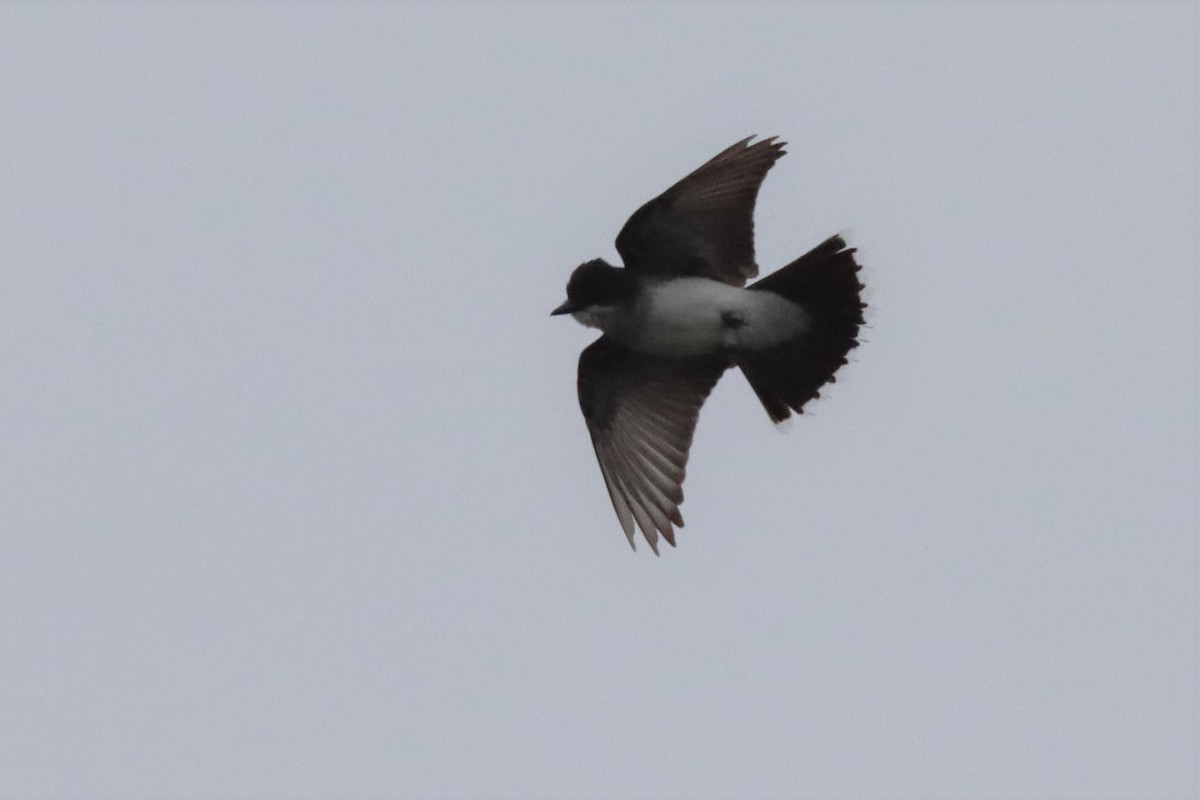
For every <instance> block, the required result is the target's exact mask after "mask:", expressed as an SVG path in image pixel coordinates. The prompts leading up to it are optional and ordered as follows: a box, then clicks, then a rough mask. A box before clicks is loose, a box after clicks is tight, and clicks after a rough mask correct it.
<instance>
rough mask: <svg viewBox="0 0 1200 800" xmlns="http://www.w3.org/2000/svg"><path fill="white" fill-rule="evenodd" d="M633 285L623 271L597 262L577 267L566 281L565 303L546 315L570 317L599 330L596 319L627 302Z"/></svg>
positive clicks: (605, 263) (599, 259) (598, 259)
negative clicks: (567, 315) (566, 315)
mask: <svg viewBox="0 0 1200 800" xmlns="http://www.w3.org/2000/svg"><path fill="white" fill-rule="evenodd" d="M633 289H634V287H633V283H632V281H631V279H630V276H629V275H628V274H627V273H626V271H625V270H623V269H620V268H619V267H614V266H613V265H612V264H609V263H607V262H606V261H604V259H601V258H597V259H593V260H592V261H588V262H586V263H584V264H580V265H579V266H578V267H576V268H575V271H574V272H572V273H571V279H570V280H569V281H567V299H566V301H565V302H564V303H563V304H562V305H560V306H559V307H558V308H556V309H554V310H553V311H551V312H550V316H555V315H557V314H571V315H572V316H574V317H575V319H576V320H578V321H579V322H581V323H583V324H584V325H587V326H589V327H592V328H599V327H601V325H600V324H599V319H600V317H601V316H603V315H604V313H605V312H606V311H611V310H612V309H613V308H614V307H615V306H616V305H617V304H619V303H621V302H623V301H626V300H629V299H631V297H632V295H633Z"/></svg>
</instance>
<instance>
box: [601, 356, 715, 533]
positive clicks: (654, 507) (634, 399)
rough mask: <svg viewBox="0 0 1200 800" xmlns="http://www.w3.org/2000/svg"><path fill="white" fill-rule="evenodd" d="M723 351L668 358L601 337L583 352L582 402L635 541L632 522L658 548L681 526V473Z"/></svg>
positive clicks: (606, 479) (619, 511)
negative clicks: (708, 354)
mask: <svg viewBox="0 0 1200 800" xmlns="http://www.w3.org/2000/svg"><path fill="white" fill-rule="evenodd" d="M729 364H730V361H729V358H728V357H726V356H721V355H717V356H697V357H693V358H663V357H659V356H649V355H645V354H644V353H639V352H637V351H634V350H630V349H628V348H625V347H623V346H621V345H619V344H617V343H616V342H614V341H613V340H611V339H609V338H608V337H607V336H601V337H600V338H599V339H597V340H596V341H595V342H593V343H592V344H591V345H589V346H588V347H587V348H585V349H584V351H583V353H582V354H581V355H580V356H579V406H580V408H581V409H582V410H583V417H584V419H585V420H587V426H588V431H589V432H590V433H591V435H592V445H593V446H594V447H595V449H596V459H597V460H598V461H599V462H600V471H601V472H602V473H603V474H604V482H605V484H607V486H608V494H609V496H610V497H611V498H612V504H613V509H615V510H616V512H617V519H619V520H620V522H621V527H622V528H623V529H624V531H625V536H627V537H628V538H629V544H630V545H631V546H633V534H634V528H633V523H634V522H635V521H636V522H637V524H638V527H640V528H641V529H642V534H643V535H645V537H646V541H648V542H649V543H650V547H651V548H652V549H653V550H654V552H655V553H658V535H659V534H660V533H661V534H662V536H663V538H665V539H666V540H667V541H668V542H669V543H670V544H671V546H674V545H675V530H674V528H672V527H671V525H672V523H674V524H675V525H678V526H679V527H683V517H682V516H680V514H679V504H680V503H682V502H683V488H682V484H683V476H684V469H685V467H686V465H687V458H688V449H689V448H690V447H691V445H692V433H693V432H694V431H695V430H696V419H697V417H698V416H699V413H700V406H702V405H703V404H704V401H705V399H706V398H707V397H708V394H709V392H711V391H712V388H713V386H714V385H716V383H717V380H718V379H719V378H720V377H721V373H723V372H724V371H725V369H726V368H727V367H728V366H729Z"/></svg>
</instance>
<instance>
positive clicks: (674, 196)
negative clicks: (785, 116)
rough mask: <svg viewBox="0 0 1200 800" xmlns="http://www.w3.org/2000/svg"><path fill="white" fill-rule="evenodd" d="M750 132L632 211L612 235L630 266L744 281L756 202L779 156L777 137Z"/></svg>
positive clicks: (750, 266)
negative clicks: (760, 136)
mask: <svg viewBox="0 0 1200 800" xmlns="http://www.w3.org/2000/svg"><path fill="white" fill-rule="evenodd" d="M753 138H754V137H753V136H751V137H749V138H747V139H743V140H742V141H740V142H738V143H737V144H735V145H733V146H732V147H730V148H728V149H726V150H724V151H722V152H721V153H718V154H717V155H716V156H715V157H714V158H713V159H712V160H711V161H709V162H708V163H707V164H705V165H704V166H702V167H700V168H699V169H697V170H696V171H695V172H693V173H692V174H691V175H688V176H687V177H686V178H684V179H683V180H681V181H680V182H679V183H677V184H675V185H674V186H672V187H671V188H670V189H667V190H666V191H665V192H663V193H662V194H660V195H659V196H658V197H656V198H654V199H653V200H651V201H650V202H648V203H646V204H645V205H644V206H642V207H641V208H639V209H638V210H637V211H635V212H634V214H633V216H632V217H630V218H629V221H628V222H626V223H625V227H623V228H622V229H621V232H620V233H619V234H617V252H618V253H620V254H621V258H622V259H623V260H624V262H625V266H626V267H627V268H628V269H631V270H635V271H637V272H642V273H660V274H665V275H692V276H698V277H702V278H711V279H713V280H717V281H723V282H724V283H731V284H733V285H734V286H742V285H744V284H745V283H746V281H747V280H748V279H750V278H753V277H754V276H755V275H757V274H758V265H757V264H755V263H754V201H755V200H756V199H757V198H758V187H759V186H761V185H762V182H763V178H765V177H766V175H767V170H769V169H770V168H771V165H773V164H774V163H775V162H776V160H778V159H779V157H780V156H782V155H783V154H784V152H785V151H784V149H783V147H784V143H783V142H776V141H775V137H771V138H770V139H764V140H762V141H761V142H755V143H754V144H750V143H749V142H750V139H753Z"/></svg>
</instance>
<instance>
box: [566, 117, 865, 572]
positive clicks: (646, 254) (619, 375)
mask: <svg viewBox="0 0 1200 800" xmlns="http://www.w3.org/2000/svg"><path fill="white" fill-rule="evenodd" d="M751 138H753V137H751ZM749 141H750V140H749V139H746V140H743V141H741V142H738V143H737V144H735V145H733V146H732V147H730V148H728V149H726V150H724V151H723V152H721V153H720V154H718V155H717V156H716V157H715V158H713V159H712V160H710V161H709V162H708V163H706V164H704V165H703V166H701V167H700V168H699V169H698V170H696V171H695V172H693V173H692V174H691V175H689V176H687V177H686V178H684V179H683V180H682V181H680V182H679V183H677V184H675V186H673V187H671V188H670V189H668V190H667V191H666V192H664V193H663V194H662V195H660V196H659V197H657V198H655V199H654V200H651V201H650V202H648V203H646V204H645V205H644V206H642V207H641V208H640V209H638V210H637V212H635V213H634V215H633V216H632V217H630V219H629V221H628V222H627V223H626V224H625V227H624V228H623V229H622V230H621V233H620V234H619V235H618V236H617V250H618V252H620V253H621V256H622V258H623V259H624V261H625V267H624V268H623V269H622V268H618V267H614V266H612V265H610V264H607V263H605V262H604V261H602V260H599V259H597V260H593V261H589V262H587V263H585V264H582V265H580V266H579V267H578V268H577V269H576V270H575V272H574V273H572V275H571V280H570V281H569V282H568V284H567V301H566V302H564V303H563V304H562V305H561V306H559V307H558V308H557V309H555V311H554V312H553V313H554V314H567V313H569V314H571V315H572V316H574V317H575V319H576V320H577V321H578V322H580V323H582V324H583V325H586V326H588V327H593V328H598V329H600V330H601V331H603V332H604V335H603V336H601V337H600V338H599V339H597V340H596V341H595V342H594V343H592V344H591V345H590V346H589V347H587V348H586V349H584V351H583V354H582V355H581V356H580V359H579V379H578V388H579V403H580V408H581V409H582V411H583V416H584V419H585V420H586V421H587V424H588V430H589V432H590V433H591V437H592V444H593V446H594V447H595V450H596V457H597V459H598V461H599V462H600V471H601V473H602V474H603V476H604V480H605V483H606V485H607V486H608V491H609V495H610V497H611V499H612V502H613V508H614V509H615V510H616V512H617V518H618V519H619V520H620V522H621V526H622V528H623V529H624V531H625V534H626V536H627V537H628V538H629V543H630V544H631V545H632V544H633V534H634V524H635V523H636V524H637V526H638V527H639V528H641V529H642V533H643V534H644V535H645V537H646V540H647V541H648V542H649V543H650V546H651V548H653V549H654V552H655V553H657V552H658V544H657V543H658V537H659V535H660V534H661V535H662V537H663V538H665V539H666V540H667V541H668V542H669V543H670V544H672V545H674V544H675V536H674V528H673V527H672V526H673V525H674V526H680V527H682V526H683V518H682V516H681V515H680V514H679V504H680V503H682V502H683V490H682V484H683V478H684V471H685V466H686V463H687V455H688V448H689V447H690V446H691V441H692V434H693V432H694V430H695V426H696V419H697V416H698V414H699V411H700V406H701V405H702V404H703V403H704V400H705V399H706V398H707V397H708V394H709V392H711V391H712V387H713V386H714V385H715V384H716V382H717V380H718V379H719V378H720V377H721V375H722V374H723V373H724V372H725V370H726V369H728V368H730V367H732V366H737V367H739V368H741V370H742V372H743V374H745V376H746V378H747V380H749V382H750V385H751V387H752V388H753V389H754V391H755V393H756V394H757V395H758V398H759V400H760V401H761V402H762V404H763V406H764V408H765V409H766V410H767V413H768V414H769V415H770V417H771V419H772V420H774V421H775V422H781V421H783V420H784V419H787V417H788V416H790V415H791V413H792V412H793V411H795V412H800V411H801V408H802V406H803V405H804V404H805V403H806V402H807V401H809V400H811V399H812V398H814V397H816V396H817V390H818V389H819V388H820V387H821V386H822V385H823V384H825V383H826V382H830V381H832V380H833V374H834V372H835V371H836V370H837V368H838V367H839V366H841V365H842V364H844V363H845V361H846V360H845V355H846V353H847V352H849V350H850V349H851V348H852V347H855V346H856V345H857V344H858V341H857V334H858V327H859V325H860V324H861V323H862V309H863V308H864V307H865V306H864V304H863V303H862V302H861V301H860V299H859V290H860V289H861V288H862V285H861V284H860V283H859V282H858V278H857V272H858V269H859V267H858V265H857V264H856V263H855V261H854V255H853V254H854V251H853V250H852V249H848V248H846V246H845V242H843V241H842V239H841V237H838V236H834V237H832V238H830V239H828V240H826V241H825V242H823V243H822V244H820V245H818V246H817V247H815V248H813V249H812V250H811V251H809V252H808V253H806V254H805V255H803V256H801V257H800V258H798V259H796V260H795V261H793V262H792V263H790V264H788V265H787V266H785V267H783V268H782V269H779V270H778V271H776V272H775V273H773V274H771V275H769V276H767V277H766V278H764V279H762V280H760V281H758V282H757V283H755V284H753V285H751V286H750V287H748V288H743V286H744V284H745V282H746V280H747V279H748V278H751V277H754V276H755V275H756V274H757V272H758V267H757V265H756V264H755V263H754V237H753V212H754V201H755V199H756V197H757V194H758V187H759V185H760V184H761V183H762V180H763V178H764V177H765V176H766V173H767V170H769V169H770V168H771V166H772V165H773V164H774V163H775V161H776V160H777V159H778V158H779V157H780V156H781V155H783V149H782V148H783V145H782V143H775V142H774V140H773V139H766V140H764V141H761V142H757V143H755V144H753V145H749V144H748V142H749Z"/></svg>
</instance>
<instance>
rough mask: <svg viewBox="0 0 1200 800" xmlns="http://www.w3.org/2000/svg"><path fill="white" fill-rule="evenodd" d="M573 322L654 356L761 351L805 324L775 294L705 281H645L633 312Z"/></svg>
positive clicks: (585, 314)
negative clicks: (743, 350)
mask: <svg viewBox="0 0 1200 800" xmlns="http://www.w3.org/2000/svg"><path fill="white" fill-rule="evenodd" d="M573 316H574V317H575V319H576V320H577V321H579V322H580V323H581V324H583V325H586V326H588V327H591V328H599V329H600V330H602V331H604V332H605V333H606V334H607V335H608V336H610V337H612V339H613V340H614V341H616V342H618V343H620V344H622V345H625V346H626V347H629V348H631V349H633V350H637V351H638V352H641V353H647V354H649V355H655V356H699V355H710V354H713V353H732V352H735V351H737V350H742V349H746V350H761V349H764V348H767V347H771V346H772V345H776V344H779V343H780V342H782V341H786V340H787V339H790V338H792V337H794V336H796V335H797V334H799V333H800V332H801V331H802V330H804V327H805V325H806V324H807V319H808V315H807V313H806V312H805V311H804V309H803V308H802V307H800V306H799V305H797V304H796V303H793V302H791V301H790V300H787V299H785V298H783V297H781V296H779V295H777V294H771V293H768V292H752V291H749V290H747V289H741V288H738V287H736V286H730V285H729V284H727V283H721V282H720V281H714V280H709V279H708V278H676V279H674V280H665V281H664V280H656V279H653V278H650V279H646V280H644V281H642V285H641V286H639V287H638V291H637V293H636V295H635V299H634V303H633V304H632V306H630V307H627V308H626V307H620V306H618V307H616V308H606V309H603V310H596V309H592V310H585V311H577V312H575V313H574V315H573Z"/></svg>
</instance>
